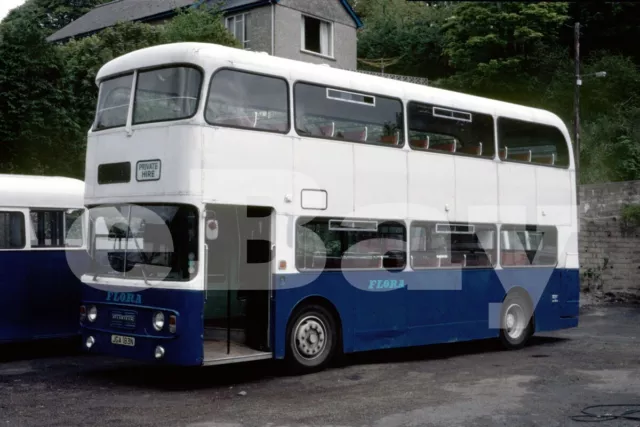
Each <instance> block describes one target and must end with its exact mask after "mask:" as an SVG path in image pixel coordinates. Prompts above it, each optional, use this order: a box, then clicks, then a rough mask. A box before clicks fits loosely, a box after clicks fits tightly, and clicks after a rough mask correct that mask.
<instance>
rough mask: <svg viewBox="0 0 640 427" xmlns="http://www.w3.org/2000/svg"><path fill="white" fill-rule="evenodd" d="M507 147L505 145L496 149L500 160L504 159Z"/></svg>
mask: <svg viewBox="0 0 640 427" xmlns="http://www.w3.org/2000/svg"><path fill="white" fill-rule="evenodd" d="M508 151H509V149H508V148H507V147H504V148H501V149H500V151H498V155H499V156H500V160H506V159H507V154H508Z"/></svg>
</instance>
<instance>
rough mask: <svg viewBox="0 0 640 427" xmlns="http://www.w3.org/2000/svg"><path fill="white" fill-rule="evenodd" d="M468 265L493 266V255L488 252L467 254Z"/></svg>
mask: <svg viewBox="0 0 640 427" xmlns="http://www.w3.org/2000/svg"><path fill="white" fill-rule="evenodd" d="M466 266H467V267H489V266H491V255H490V254H488V253H486V252H482V253H470V254H466Z"/></svg>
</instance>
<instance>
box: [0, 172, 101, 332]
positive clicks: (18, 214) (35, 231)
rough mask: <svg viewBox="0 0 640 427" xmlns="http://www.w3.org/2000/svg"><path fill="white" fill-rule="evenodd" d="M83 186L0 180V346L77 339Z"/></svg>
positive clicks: (83, 257)
mask: <svg viewBox="0 0 640 427" xmlns="http://www.w3.org/2000/svg"><path fill="white" fill-rule="evenodd" d="M84 212H85V209H84V183H83V182H82V181H80V180H77V179H71V178H62V177H48V176H27V175H0V271H1V272H2V274H1V275H0V292H2V297H0V343H9V342H21V341H28V340H35V339H44V338H67V337H78V336H79V334H80V327H79V325H78V305H79V304H80V294H81V282H80V279H79V276H80V275H81V274H82V273H84V272H85V271H86V268H87V267H88V264H89V259H88V256H87V248H86V242H85V240H84V234H85V228H86V223H85V221H86V215H84Z"/></svg>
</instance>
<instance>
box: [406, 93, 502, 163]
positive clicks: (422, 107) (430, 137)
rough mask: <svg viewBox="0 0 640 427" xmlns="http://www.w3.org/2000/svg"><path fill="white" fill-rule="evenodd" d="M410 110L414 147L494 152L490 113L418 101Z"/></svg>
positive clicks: (458, 151) (470, 153)
mask: <svg viewBox="0 0 640 427" xmlns="http://www.w3.org/2000/svg"><path fill="white" fill-rule="evenodd" d="M407 111H408V112H407V114H408V115H409V144H410V145H411V148H414V149H422V150H434V151H444V152H450V153H462V154H469V155H474V156H482V157H493V156H494V154H495V149H494V143H493V141H494V136H493V117H492V116H491V115H489V114H481V113H475V112H469V111H463V110H459V109H454V108H448V107H441V106H437V105H431V104H422V103H418V102H410V103H409V106H408V108H407Z"/></svg>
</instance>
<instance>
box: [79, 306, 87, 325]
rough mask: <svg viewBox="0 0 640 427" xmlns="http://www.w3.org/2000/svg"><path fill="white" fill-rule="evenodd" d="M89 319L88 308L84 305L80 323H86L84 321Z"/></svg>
mask: <svg viewBox="0 0 640 427" xmlns="http://www.w3.org/2000/svg"><path fill="white" fill-rule="evenodd" d="M86 318H87V307H85V306H84V305H81V306H80V321H81V322H84V320H85V319H86Z"/></svg>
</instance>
